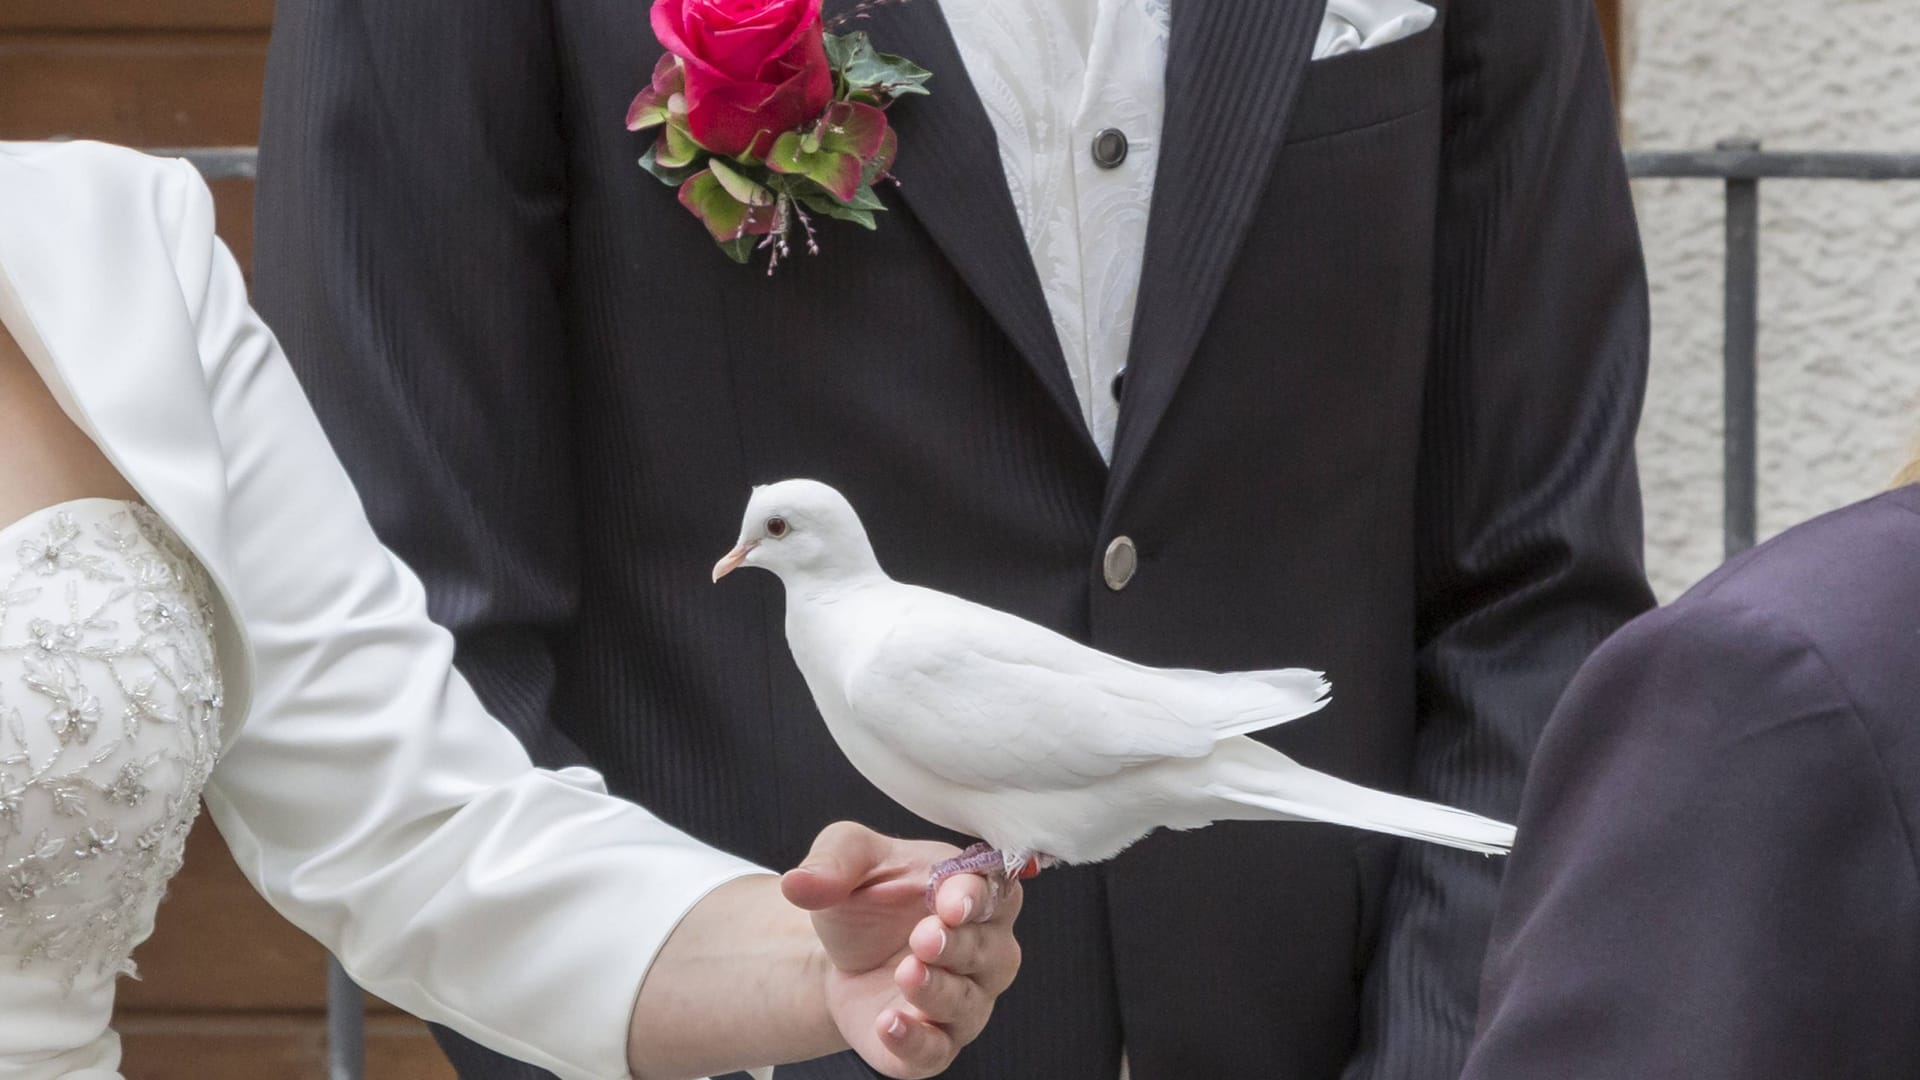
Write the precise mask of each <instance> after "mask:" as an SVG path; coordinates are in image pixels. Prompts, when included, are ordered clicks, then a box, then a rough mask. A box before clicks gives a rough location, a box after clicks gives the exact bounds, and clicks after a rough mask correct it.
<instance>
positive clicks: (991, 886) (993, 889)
mask: <svg viewBox="0 0 1920 1080" xmlns="http://www.w3.org/2000/svg"><path fill="white" fill-rule="evenodd" d="M1025 895H1026V894H1025V892H1024V891H1023V890H1022V889H1021V888H1020V883H1019V882H1017V881H1008V880H1007V879H1006V878H1005V877H1004V876H1002V875H1000V874H955V875H954V876H952V877H950V878H948V879H947V880H945V881H943V882H941V883H940V889H939V891H938V892H936V893H935V894H934V898H933V910H934V911H935V912H936V913H937V914H938V915H939V916H940V920H941V921H942V922H944V923H946V924H947V925H948V926H960V925H962V924H965V923H969V922H987V921H989V920H995V921H1004V922H1007V923H1011V922H1012V921H1013V920H1014V919H1015V918H1016V917H1018V915H1019V914H1020V906H1021V904H1022V903H1023V902H1024V900H1025Z"/></svg>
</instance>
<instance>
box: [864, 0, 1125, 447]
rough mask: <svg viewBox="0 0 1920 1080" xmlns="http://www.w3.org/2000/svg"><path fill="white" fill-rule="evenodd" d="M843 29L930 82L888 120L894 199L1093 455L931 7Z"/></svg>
mask: <svg viewBox="0 0 1920 1080" xmlns="http://www.w3.org/2000/svg"><path fill="white" fill-rule="evenodd" d="M846 29H849V30H853V29H859V30H865V31H867V32H868V33H869V34H871V35H872V37H873V41H874V46H875V47H876V48H878V49H880V50H881V51H883V52H890V53H897V54H899V55H902V56H905V57H907V58H908V59H910V60H912V61H913V62H914V63H916V64H919V65H920V66H921V67H924V68H926V69H928V70H929V71H932V72H933V73H934V77H933V81H932V82H931V83H929V84H928V89H929V90H931V91H932V93H931V94H930V95H929V96H927V97H909V98H906V99H904V100H902V101H900V102H899V103H898V104H896V105H894V106H893V109H892V110H891V119H892V121H893V122H894V124H895V125H897V126H898V128H899V131H900V156H899V159H898V160H897V161H896V162H895V164H894V169H893V171H894V174H895V175H897V176H898V177H899V178H900V187H899V188H898V189H897V191H898V194H899V196H900V198H901V200H902V201H904V202H905V203H906V204H907V206H908V207H909V208H910V209H911V210H912V212H913V215H914V217H915V218H917V219H918V220H919V221H920V223H921V224H922V225H924V226H925V227H926V229H927V232H928V233H930V234H932V236H933V239H934V242H935V243H937V244H938V245H939V246H940V250H941V252H942V253H943V254H945V255H946V257H947V259H948V261H949V262H951V263H952V264H953V266H954V268H955V269H957V270H958V271H959V272H960V276H961V277H962V278H963V279H964V280H965V281H966V283H967V287H968V288H969V289H971V290H972V291H973V293H974V295H975V296H976V297H978V298H979V300H980V303H981V304H982V305H983V306H984V307H985V308H986V309H987V311H988V312H989V313H991V314H992V316H993V318H994V321H995V322H996V323H997V324H998V325H999V326H1000V329H1001V330H1002V331H1003V332H1004V333H1005V334H1006V335H1007V337H1008V338H1010V339H1012V341H1013V344H1014V345H1015V347H1017V348H1018V349H1019V351H1020V355H1021V357H1022V358H1023V359H1024V360H1025V361H1026V363H1027V364H1028V365H1029V366H1030V367H1031V368H1032V369H1033V372H1034V374H1035V375H1036V376H1038V377H1039V379H1040V382H1041V383H1042V384H1043V385H1044V386H1045V387H1046V390H1047V394H1048V395H1049V396H1050V397H1051V398H1052V399H1053V400H1054V403H1055V404H1056V405H1058V406H1059V408H1060V410H1061V412H1062V413H1064V414H1065V416H1066V419H1067V421H1068V422H1069V423H1070V424H1072V426H1073V428H1074V430H1075V431H1076V432H1077V433H1078V435H1079V437H1080V440H1081V441H1082V442H1083V443H1084V444H1085V445H1086V449H1087V450H1088V452H1089V453H1097V451H1095V449H1094V443H1093V437H1092V435H1091V434H1089V433H1088V431H1087V424H1086V420H1085V417H1084V416H1083V414H1082V412H1081V408H1080V399H1079V396H1078V395H1077V394H1076V393H1075V392H1074V389H1073V381H1072V379H1071V378H1070V377H1069V375H1068V374H1067V362H1066V358H1065V356H1064V355H1063V354H1062V353H1061V351H1060V340H1059V337H1058V336H1057V335H1056V334H1055V333H1054V329H1053V316H1052V313H1051V312H1050V311H1049V310H1048V308H1047V299H1046V293H1045V292H1044V291H1043V290H1042V288H1041V285H1040V275H1039V274H1038V273H1037V272H1036V271H1035V270H1034V267H1033V255H1032V253H1031V252H1030V251H1029V250H1028V248H1027V240H1026V234H1025V233H1024V232H1023V231H1022V230H1021V228H1020V216H1019V214H1018V212H1017V211H1015V209H1014V206H1013V195H1012V194H1011V193H1010V192H1009V190H1008V188H1007V179H1006V174H1005V173H1004V172H1003V171H1002V169H1001V167H1000V144H999V138H998V136H997V135H996V134H995V132H994V129H993V122H992V121H991V120H990V119H988V117H987V113H986V109H985V108H983V107H982V106H981V104H980V98H979V95H978V94H976V93H975V91H974V88H973V84H972V82H971V81H970V80H969V79H968V78H967V71H966V65H965V63H964V62H963V61H962V60H961V58H960V53H959V50H958V49H957V48H956V47H955V45H954V42H953V35H952V34H951V33H950V32H949V31H948V29H947V21H946V17H945V16H944V15H943V14H941V11H940V7H939V5H938V4H937V3H935V2H934V0H911V2H906V3H896V4H889V5H883V6H880V7H877V8H875V9H874V10H873V11H872V12H871V13H870V15H869V16H868V17H867V18H864V19H862V20H860V21H859V22H857V23H854V24H852V25H851V26H849V27H847V28H846Z"/></svg>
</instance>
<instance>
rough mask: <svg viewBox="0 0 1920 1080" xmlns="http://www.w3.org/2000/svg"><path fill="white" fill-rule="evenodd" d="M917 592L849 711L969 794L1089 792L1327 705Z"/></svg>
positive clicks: (857, 672)
mask: <svg viewBox="0 0 1920 1080" xmlns="http://www.w3.org/2000/svg"><path fill="white" fill-rule="evenodd" d="M914 594H915V595H914V596H913V599H912V600H911V601H909V602H908V603H907V604H906V605H903V607H902V608H901V609H899V610H900V614H899V615H898V617H897V618H896V619H895V620H894V621H893V623H892V625H891V627H890V628H889V629H888V631H887V633H886V634H885V635H884V636H883V637H881V638H880V639H879V641H878V644H877V645H876V647H875V648H874V650H873V651H872V653H871V654H870V655H868V656H867V657H865V658H863V659H862V661H861V662H858V663H855V664H853V665H851V671H850V673H849V675H848V677H847V682H846V685H845V694H846V700H847V703H848V705H849V706H850V707H851V708H852V710H853V711H854V713H855V714H856V715H857V716H858V717H859V718H860V719H861V720H862V721H863V723H864V724H865V726H866V727H867V729H868V730H869V731H870V732H872V733H873V735H874V736H875V737H876V738H878V739H879V740H880V741H882V742H883V743H885V744H886V745H887V746H888V747H889V748H890V749H891V750H893V752H895V753H897V754H899V755H900V756H901V757H903V758H905V759H907V760H909V761H911V762H912V763H914V764H915V765H918V766H919V767H920V768H922V769H925V770H927V771H928V772H931V773H933V774H935V775H937V776H940V777H943V778H945V779H947V780H950V781H952V782H953V783H955V784H959V785H962V786H965V787H971V788H976V789H987V790H991V789H994V788H1016V789H1023V790H1029V791H1046V790H1055V789H1062V788H1077V787H1082V786H1085V785H1086V784H1088V783H1091V782H1093V781H1095V780H1098V779H1100V778H1102V777H1107V776H1112V775H1113V774H1115V773H1117V772H1119V771H1120V770H1122V769H1125V768H1127V767H1128V766H1132V765H1139V764H1142V763H1145V762H1151V761H1158V760H1161V759H1163V758H1197V757H1203V756H1205V755H1206V754H1208V753H1210V752H1211V751H1212V750H1213V746H1214V743H1215V742H1217V741H1218V740H1220V739H1222V738H1226V737H1228V736H1230V735H1234V734H1239V733H1242V732H1244V731H1248V730H1258V729H1260V728H1263V727H1268V726H1271V725H1272V724H1275V723H1279V722H1281V721H1283V720H1288V719H1291V718H1293V717H1294V716H1298V715H1302V714H1303V713H1307V712H1311V711H1313V710H1314V709H1316V708H1318V707H1319V694H1318V693H1317V692H1316V693H1314V694H1312V695H1308V694H1305V693H1302V692H1301V690H1300V689H1299V688H1298V687H1296V686H1290V685H1282V684H1276V683H1273V682H1269V681H1262V680H1263V679H1265V678H1268V677H1269V676H1272V675H1275V674H1277V673H1268V672H1262V673H1258V675H1250V676H1238V675H1215V674H1211V673H1208V672H1188V671H1162V670H1157V669H1154V668H1146V667H1142V666H1140V665H1138V664H1132V663H1128V662H1126V661H1124V660H1120V659H1117V658H1115V657H1111V656H1108V655H1106V654H1105V653H1102V652H1099V651H1097V650H1095V649H1090V648H1088V647H1086V646H1084V645H1081V644H1080V643H1078V642H1076V641H1073V640H1071V639H1069V638H1066V637H1063V636H1061V635H1059V634H1056V633H1054V632H1053V631H1051V630H1048V629H1046V628H1045V627H1042V626H1038V625H1036V624H1034V623H1030V622H1027V621H1026V620H1024V619H1020V618H1017V617H1015V616H1012V615H1008V614H1006V613H1004V612H999V611H995V610H993V609H991V608H987V607H982V606H980V605H978V604H973V603H969V602H967V601H965V600H961V599H959V598H958V597H953V596H948V595H947V594H945V593H939V592H934V591H932V590H925V589H915V590H914ZM1298 674H1301V675H1306V676H1309V677H1310V681H1311V682H1313V683H1315V684H1318V679H1317V677H1313V676H1312V675H1311V673H1298Z"/></svg>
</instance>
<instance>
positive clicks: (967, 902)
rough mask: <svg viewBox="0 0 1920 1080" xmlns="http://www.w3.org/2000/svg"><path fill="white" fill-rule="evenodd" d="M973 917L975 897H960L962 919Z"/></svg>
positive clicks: (964, 920)
mask: <svg viewBox="0 0 1920 1080" xmlns="http://www.w3.org/2000/svg"><path fill="white" fill-rule="evenodd" d="M971 918H973V897H971V896H963V897H961V898H960V921H961V922H966V921H967V920H968V919H971Z"/></svg>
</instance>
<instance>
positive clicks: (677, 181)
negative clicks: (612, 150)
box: [640, 140, 700, 187]
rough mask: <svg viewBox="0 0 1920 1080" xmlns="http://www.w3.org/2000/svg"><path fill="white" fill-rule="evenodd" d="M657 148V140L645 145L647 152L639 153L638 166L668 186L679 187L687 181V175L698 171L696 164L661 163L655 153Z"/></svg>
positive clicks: (658, 147) (658, 146) (658, 145)
mask: <svg viewBox="0 0 1920 1080" xmlns="http://www.w3.org/2000/svg"><path fill="white" fill-rule="evenodd" d="M659 149H660V143H659V141H658V140H655V141H654V142H653V143H651V144H649V145H648V146H647V152H646V153H644V154H641V155H640V167H641V168H643V169H645V170H647V172H648V173H650V174H651V175H652V176H653V177H654V179H656V180H658V181H660V182H661V183H663V184H665V185H667V186H668V187H679V186H680V185H681V184H684V183H686V182H687V177H689V176H692V175H693V174H694V173H697V172H699V171H700V169H699V167H698V166H697V165H685V166H674V165H663V164H661V163H660V159H659V157H658V155H657V154H656V153H655V152H656V151H658V150H659Z"/></svg>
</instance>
